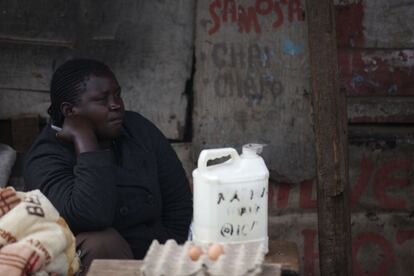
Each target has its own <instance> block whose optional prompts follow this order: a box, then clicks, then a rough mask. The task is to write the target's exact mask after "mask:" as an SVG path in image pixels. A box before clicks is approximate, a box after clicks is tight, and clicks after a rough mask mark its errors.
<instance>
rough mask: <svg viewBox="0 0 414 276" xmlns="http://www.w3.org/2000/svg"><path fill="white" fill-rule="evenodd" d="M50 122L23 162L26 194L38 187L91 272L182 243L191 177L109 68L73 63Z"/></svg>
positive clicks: (66, 67)
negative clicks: (106, 261) (127, 102)
mask: <svg viewBox="0 0 414 276" xmlns="http://www.w3.org/2000/svg"><path fill="white" fill-rule="evenodd" d="M50 96H51V106H50V108H49V110H48V112H49V114H50V116H51V118H52V123H53V125H56V126H59V127H60V128H61V131H56V130H55V129H58V128H55V127H54V128H52V126H51V125H47V126H46V127H45V128H44V129H43V130H42V132H41V134H40V135H39V137H38V138H37V139H36V140H35V142H34V144H33V145H32V147H31V149H30V151H29V153H28V155H27V158H26V163H25V171H24V177H25V178H24V179H25V185H26V190H32V189H40V190H41V191H42V192H43V193H44V194H45V195H46V196H47V197H48V198H49V199H50V201H51V202H52V203H53V205H54V206H55V207H56V208H57V209H58V211H59V212H60V214H61V216H62V217H63V218H64V219H65V220H66V221H67V223H68V224H69V226H70V228H71V230H72V231H73V232H74V233H75V234H76V240H77V247H78V249H79V251H80V257H81V259H82V264H83V265H84V266H85V267H88V266H89V263H90V262H91V261H92V260H93V259H95V258H111V259H124V258H136V259H141V258H143V257H144V256H145V253H146V251H147V249H148V247H149V245H150V244H151V242H152V240H154V239H157V240H159V241H160V242H164V241H166V240H167V239H175V240H176V241H178V242H184V241H185V240H186V238H187V234H188V233H187V232H188V227H189V224H190V222H191V217H192V196H191V191H190V188H189V185H188V181H187V179H186V177H185V172H184V170H183V168H182V165H181V163H180V161H179V160H178V158H177V156H176V154H175V152H174V150H173V149H172V148H171V146H170V144H169V143H168V141H167V139H166V138H165V137H164V136H163V135H162V133H161V132H160V131H159V130H158V129H157V128H156V127H155V126H154V125H153V124H152V123H151V122H149V121H148V120H147V119H145V118H144V117H142V116H141V115H139V114H138V113H134V112H129V111H125V110H124V104H123V101H122V97H121V87H120V86H119V84H118V81H117V80H116V78H115V75H114V74H113V73H112V71H111V70H110V69H109V68H108V67H107V66H106V65H105V64H103V63H101V62H98V61H96V60H89V59H73V60H69V61H67V62H66V63H64V64H63V65H62V66H60V67H59V68H58V69H57V70H56V72H55V73H54V75H53V77H52V82H51V90H50Z"/></svg>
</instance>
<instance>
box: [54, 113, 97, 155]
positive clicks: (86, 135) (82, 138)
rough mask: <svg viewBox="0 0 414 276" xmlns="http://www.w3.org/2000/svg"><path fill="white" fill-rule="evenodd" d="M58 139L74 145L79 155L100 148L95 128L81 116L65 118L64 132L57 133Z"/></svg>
mask: <svg viewBox="0 0 414 276" xmlns="http://www.w3.org/2000/svg"><path fill="white" fill-rule="evenodd" d="M56 138H58V139H60V140H63V141H66V142H70V143H73V145H74V146H75V149H76V153H77V154H79V153H82V152H87V151H94V150H97V149H98V148H99V146H98V140H97V137H96V134H95V126H94V125H93V124H92V122H90V121H89V120H88V119H87V118H85V117H83V116H80V115H70V116H67V117H65V120H64V123H63V127H62V131H60V132H57V133H56Z"/></svg>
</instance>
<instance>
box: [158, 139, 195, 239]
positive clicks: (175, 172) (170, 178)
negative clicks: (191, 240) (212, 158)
mask: <svg viewBox="0 0 414 276" xmlns="http://www.w3.org/2000/svg"><path fill="white" fill-rule="evenodd" d="M156 141H158V143H157V148H156V152H157V165H158V177H159V180H160V188H161V197H162V223H163V226H164V229H165V232H166V234H167V236H168V238H174V239H175V240H176V241H177V242H184V241H185V240H186V239H187V237H188V230H189V226H190V223H191V220H192V216H193V200H192V193H191V190H190V185H189V183H188V180H187V178H186V175H185V171H184V169H183V166H182V164H181V162H180V160H179V159H178V157H177V155H176V153H175V151H174V149H173V148H172V147H171V145H170V144H169V142H168V140H167V139H166V138H165V137H164V135H162V134H161V132H159V138H158V139H156Z"/></svg>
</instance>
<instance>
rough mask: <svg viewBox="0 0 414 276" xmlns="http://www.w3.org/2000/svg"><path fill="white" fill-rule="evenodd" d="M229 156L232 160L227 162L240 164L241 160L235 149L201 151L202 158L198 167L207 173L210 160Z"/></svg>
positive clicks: (199, 159)
mask: <svg viewBox="0 0 414 276" xmlns="http://www.w3.org/2000/svg"><path fill="white" fill-rule="evenodd" d="M227 155H230V159H229V160H227V162H228V161H231V162H238V161H239V160H240V156H239V154H238V153H237V151H236V150H235V149H233V148H222V149H208V150H203V151H201V153H200V157H199V158H198V162H197V167H198V169H199V170H200V171H205V170H206V169H207V162H208V160H212V159H217V158H220V157H225V156H227Z"/></svg>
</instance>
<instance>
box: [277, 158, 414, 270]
mask: <svg viewBox="0 0 414 276" xmlns="http://www.w3.org/2000/svg"><path fill="white" fill-rule="evenodd" d="M413 164H414V162H413V160H409V159H391V160H382V162H375V161H374V160H373V159H371V158H369V157H367V156H362V158H361V160H360V163H359V174H358V175H357V176H356V178H355V180H354V181H353V183H350V184H351V202H352V207H353V211H354V212H355V213H353V216H352V220H353V222H354V223H353V233H352V234H353V240H352V257H353V273H354V275H371V276H377V275H378V276H379V275H390V274H391V273H392V272H393V271H395V269H400V270H401V269H402V270H404V269H405V270H406V268H404V267H398V266H399V265H401V264H400V263H399V262H404V260H403V261H401V256H403V255H404V253H402V252H406V251H404V250H407V248H408V247H409V246H411V245H412V244H413V243H414V225H410V224H406V223H401V222H400V223H399V224H395V223H391V224H390V222H388V219H386V218H387V217H386V216H385V218H380V217H379V216H377V215H376V214H375V212H371V214H370V212H369V211H370V210H386V211H389V212H388V213H391V214H395V211H399V212H398V214H405V213H407V214H406V216H408V217H411V216H410V214H409V213H408V210H409V209H410V208H412V203H411V196H412V194H413V191H412V190H413V189H414V186H413V183H411V181H410V175H411V171H412V168H413V167H412V166H413ZM295 189H296V188H295V186H293V185H291V184H280V185H279V184H278V185H277V188H275V186H274V185H271V189H269V208H270V209H271V210H272V211H281V212H282V213H283V210H287V209H288V208H293V209H298V210H299V212H301V211H305V210H308V211H314V212H316V207H317V202H316V183H315V182H314V181H303V182H302V183H300V185H299V188H298V190H295ZM294 191H297V192H296V193H294ZM396 191H398V192H396ZM367 195H369V196H368V197H369V201H370V203H369V204H370V207H369V208H366V207H362V208H361V207H359V206H358V205H360V204H364V203H365V204H366V202H364V201H365V199H366V196H367ZM295 196H296V197H297V198H295ZM364 196H365V197H364ZM410 204H411V205H410ZM293 205H295V206H293ZM358 211H363V215H361V216H360V217H358V215H357V214H358ZM401 212H402V213H401ZM366 214H368V215H366ZM365 216H368V217H370V218H371V219H372V220H373V221H375V223H374V224H375V225H380V226H378V228H376V229H377V230H375V229H372V228H369V227H368V229H367V230H362V229H366V227H365V226H364V227H363V228H361V227H362V226H363V225H365V223H364V221H365V220H366V219H367V218H366V217H365ZM397 216H398V215H397ZM315 218H316V217H315ZM364 219H365V220H364ZM358 223H360V224H361V223H362V224H361V225H358ZM387 223H388V226H386V225H387ZM315 225H316V221H315ZM384 225H385V226H384ZM354 227H356V229H354ZM384 227H386V228H384ZM380 229H382V230H381V231H380ZM386 229H387V230H386ZM298 234H299V236H300V237H301V238H302V241H303V244H301V247H302V248H300V251H301V252H302V256H303V259H302V260H303V269H304V275H309V276H313V275H318V271H319V269H318V265H319V264H318V260H319V254H318V244H317V229H316V227H309V225H308V226H304V227H302V228H300V227H299V229H298ZM299 244H300V242H299V243H298V245H299ZM408 255H410V254H408ZM407 258H410V256H407Z"/></svg>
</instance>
